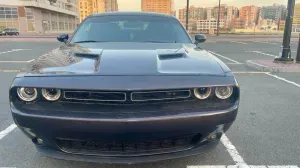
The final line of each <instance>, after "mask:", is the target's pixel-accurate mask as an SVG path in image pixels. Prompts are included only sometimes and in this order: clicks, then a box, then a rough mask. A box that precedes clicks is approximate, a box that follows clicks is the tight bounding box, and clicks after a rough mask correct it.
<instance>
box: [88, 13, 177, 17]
mask: <svg viewBox="0 0 300 168" xmlns="http://www.w3.org/2000/svg"><path fill="white" fill-rule="evenodd" d="M93 16H158V17H167V18H175V17H174V16H172V15H168V14H163V13H155V12H104V13H96V14H92V15H90V16H89V17H93Z"/></svg>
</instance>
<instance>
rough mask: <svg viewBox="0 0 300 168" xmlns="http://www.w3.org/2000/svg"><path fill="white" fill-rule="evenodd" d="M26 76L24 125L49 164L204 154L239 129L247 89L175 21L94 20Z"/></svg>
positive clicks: (19, 111) (14, 89)
mask: <svg viewBox="0 0 300 168" xmlns="http://www.w3.org/2000/svg"><path fill="white" fill-rule="evenodd" d="M57 39H58V41H60V42H62V43H63V44H62V46H61V47H59V48H57V49H54V50H53V51H51V52H49V53H46V54H44V55H41V56H40V57H39V58H37V59H35V60H34V61H33V62H31V63H30V64H29V65H28V67H27V68H26V69H24V71H22V72H21V73H19V74H18V75H17V76H16V77H15V79H14V80H13V82H12V85H11V88H10V90H9V99H10V107H11V112H12V116H13V119H14V122H15V123H16V125H17V126H18V127H19V128H20V130H21V131H22V132H23V133H24V134H25V135H27V136H28V137H29V138H30V140H31V141H32V142H33V143H34V144H35V146H36V149H37V150H38V151H40V152H42V153H44V154H45V155H46V156H49V157H53V158H57V159H66V160H78V161H88V162H103V163H137V162H151V161H158V160H165V159H172V158H179V157H185V156H191V155H198V154H201V153H202V152H205V151H207V150H210V149H212V148H214V147H216V146H217V145H218V142H219V141H220V139H221V137H222V135H223V134H224V132H226V131H227V130H228V129H229V127H230V126H231V125H232V123H233V122H234V120H235V118H236V116H237V112H238V107H239V95H240V94H239V92H240V90H239V86H238V83H237V81H236V80H235V77H234V76H233V73H232V72H231V70H230V69H229V68H228V67H227V66H226V65H225V64H224V63H223V62H222V61H220V60H219V59H218V58H216V57H215V56H214V55H212V54H210V53H209V52H207V51H205V50H203V49H202V48H201V47H200V45H201V44H200V43H203V42H205V40H206V37H205V36H204V35H201V34H199V35H195V40H193V39H192V38H191V37H190V36H189V34H188V33H187V31H186V30H185V29H184V28H183V26H182V25H181V24H180V22H179V21H178V20H177V19H176V18H175V17H173V16H169V15H165V14H157V13H142V12H111V13H103V14H93V15H90V16H89V17H87V18H86V19H85V20H84V21H83V22H82V23H81V24H80V25H79V27H78V29H77V30H76V31H75V32H74V34H73V35H72V37H69V36H68V35H67V34H62V35H60V36H58V38H57Z"/></svg>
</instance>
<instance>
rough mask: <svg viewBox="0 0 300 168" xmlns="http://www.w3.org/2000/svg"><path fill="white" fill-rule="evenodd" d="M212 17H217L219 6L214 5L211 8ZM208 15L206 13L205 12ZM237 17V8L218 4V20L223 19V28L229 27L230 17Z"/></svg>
mask: <svg viewBox="0 0 300 168" xmlns="http://www.w3.org/2000/svg"><path fill="white" fill-rule="evenodd" d="M213 14H214V15H213V17H212V18H214V19H216V20H217V19H218V17H219V6H215V7H214V8H213ZM207 15H208V14H207ZM237 17H238V8H237V7H234V6H227V5H225V4H222V5H221V6H220V20H224V22H225V25H224V28H228V27H231V23H232V19H234V18H237Z"/></svg>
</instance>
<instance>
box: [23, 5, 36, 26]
mask: <svg viewBox="0 0 300 168" xmlns="http://www.w3.org/2000/svg"><path fill="white" fill-rule="evenodd" d="M25 11H26V19H27V31H29V32H33V31H35V22H34V16H33V12H32V10H31V8H25Z"/></svg>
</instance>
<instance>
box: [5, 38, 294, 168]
mask: <svg viewBox="0 0 300 168" xmlns="http://www.w3.org/2000/svg"><path fill="white" fill-rule="evenodd" d="M60 45H62V43H58V42H54V41H49V42H47V40H44V41H43V42H39V41H38V42H37V41H36V40H27V41H26V40H25V41H24V40H20V41H17V40H16V41H9V42H7V41H2V42H0V82H1V83H0V84H1V85H0V86H1V87H0V93H2V94H0V109H1V111H0V168H1V167H17V168H40V167H43V168H50V167H51V168H52V167H57V168H60V167H61V168H62V167H64V168H68V167H72V168H79V167H85V168H93V167H103V168H121V167H122V168H124V167H128V168H138V167H139V168H154V167H163V168H183V167H188V166H195V168H196V167H204V166H206V167H207V166H220V167H218V168H223V167H224V166H227V165H233V166H234V165H240V164H242V165H243V166H249V167H251V168H265V167H266V166H269V167H272V166H280V167H284V166H286V168H287V167H290V168H299V166H300V141H299V139H300V131H299V128H300V122H299V121H300V103H299V102H300V73H268V72H259V71H257V70H254V69H252V68H249V67H247V66H246V65H245V64H244V63H245V62H246V60H254V59H274V58H275V57H277V56H278V55H279V51H280V46H281V39H280V38H251V37H249V38H247V39H244V38H230V37H227V38H222V40H218V38H217V37H211V38H209V39H208V41H207V43H204V44H201V45H200V46H201V47H202V48H204V49H206V50H208V51H210V52H211V53H213V54H214V55H215V56H216V57H217V58H219V59H221V60H222V61H223V62H224V63H226V64H227V65H228V66H229V67H230V68H231V69H232V71H233V72H234V74H235V76H236V78H237V81H238V83H239V85H240V87H241V103H240V110H239V114H238V117H237V120H236V121H235V123H234V124H233V126H232V127H231V129H230V130H229V131H228V132H227V133H226V137H225V139H224V138H223V139H222V142H221V143H220V144H219V145H218V147H217V148H216V149H213V150H211V151H209V152H207V153H203V154H200V155H198V156H193V157H187V158H181V159H173V160H167V161H160V162H155V163H143V164H134V165H118V164H97V163H84V162H74V161H64V160H56V159H51V158H47V157H45V156H43V155H41V154H40V153H38V152H36V150H35V148H34V145H33V144H32V143H31V142H30V140H29V139H28V138H27V137H25V135H23V133H21V131H20V130H19V129H18V128H14V127H10V126H11V125H12V124H13V120H12V117H11V114H10V111H9V104H8V89H9V87H10V84H11V81H12V80H13V78H14V76H15V75H16V74H17V73H18V71H19V70H20V69H22V68H24V67H26V65H27V64H28V62H30V61H31V60H32V59H35V58H37V57H38V56H40V55H42V54H44V53H46V52H49V51H51V50H52V49H54V48H57V47H59V46H60ZM291 48H292V54H293V57H294V56H295V55H296V52H293V51H296V50H297V43H296V39H293V41H292V43H291ZM7 130H9V131H7ZM1 133H2V134H1ZM3 133H5V135H4V134H3ZM293 166H294V167H293ZM211 168H212V167H211ZM274 168H275V167H274ZM277 168H279V167H277Z"/></svg>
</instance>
